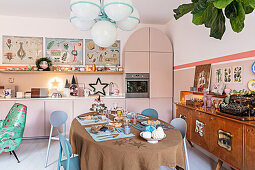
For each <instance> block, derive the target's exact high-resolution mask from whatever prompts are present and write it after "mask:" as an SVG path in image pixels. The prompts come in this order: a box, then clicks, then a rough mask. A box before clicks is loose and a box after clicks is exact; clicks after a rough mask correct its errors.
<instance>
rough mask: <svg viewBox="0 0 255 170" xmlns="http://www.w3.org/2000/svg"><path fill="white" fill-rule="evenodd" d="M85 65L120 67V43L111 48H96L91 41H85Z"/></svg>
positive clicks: (117, 42)
mask: <svg viewBox="0 0 255 170" xmlns="http://www.w3.org/2000/svg"><path fill="white" fill-rule="evenodd" d="M85 48H86V50H85V63H86V65H92V64H96V65H98V66H116V65H118V66H119V65H120V41H116V42H115V43H114V44H113V45H112V46H110V47H108V48H103V47H99V46H97V45H96V44H95V43H94V42H93V40H91V39H87V40H85Z"/></svg>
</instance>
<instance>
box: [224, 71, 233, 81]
mask: <svg viewBox="0 0 255 170" xmlns="http://www.w3.org/2000/svg"><path fill="white" fill-rule="evenodd" d="M223 74H224V83H231V82H232V68H231V67H227V68H224V70H223Z"/></svg>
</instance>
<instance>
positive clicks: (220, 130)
mask: <svg viewBox="0 0 255 170" xmlns="http://www.w3.org/2000/svg"><path fill="white" fill-rule="evenodd" d="M176 117H182V118H184V119H185V120H186V122H187V126H188V130H187V140H188V141H189V142H193V143H195V144H197V145H199V146H200V147H202V148H204V149H205V150H207V151H208V152H210V153H212V154H213V155H215V156H216V157H218V158H219V160H220V161H219V162H221V161H224V162H226V163H228V164H229V165H230V166H231V167H232V168H235V169H240V170H241V169H242V170H254V169H255V161H254V160H253V158H254V156H255V121H241V120H236V119H233V118H230V117H226V116H223V115H220V114H218V113H217V112H216V111H215V109H207V108H195V107H191V106H187V105H185V104H183V103H176Z"/></svg>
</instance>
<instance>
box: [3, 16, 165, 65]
mask: <svg viewBox="0 0 255 170" xmlns="http://www.w3.org/2000/svg"><path fill="white" fill-rule="evenodd" d="M147 26H150V27H155V28H157V29H160V30H161V31H164V30H165V26H164V25H148V24H140V25H139V26H138V28H137V29H139V28H141V27H147ZM131 34H132V32H127V31H121V30H118V39H119V40H121V51H122V49H123V47H124V45H125V43H126V41H127V40H128V38H129V36H130V35H131ZM2 35H13V36H35V37H36V36H39V37H50V38H81V39H91V35H90V32H89V31H79V30H77V29H76V28H74V27H73V26H72V25H71V24H70V22H69V20H67V19H50V18H33V17H31V18H30V17H18V16H0V43H1V45H2ZM0 54H1V55H0V56H2V48H0ZM1 63H2V57H0V64H1Z"/></svg>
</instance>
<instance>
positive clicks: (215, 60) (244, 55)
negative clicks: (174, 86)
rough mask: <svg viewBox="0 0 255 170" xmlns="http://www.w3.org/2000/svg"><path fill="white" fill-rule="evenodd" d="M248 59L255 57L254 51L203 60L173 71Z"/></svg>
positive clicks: (180, 66)
mask: <svg viewBox="0 0 255 170" xmlns="http://www.w3.org/2000/svg"><path fill="white" fill-rule="evenodd" d="M250 57H255V50H252V51H247V52H242V53H237V54H232V55H227V56H223V57H217V58H212V59H208V60H203V61H197V62H194V63H188V64H183V65H179V66H175V67H174V70H179V69H183V68H188V67H194V66H198V65H203V64H214V63H221V62H226V61H232V60H238V59H242V58H250Z"/></svg>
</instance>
